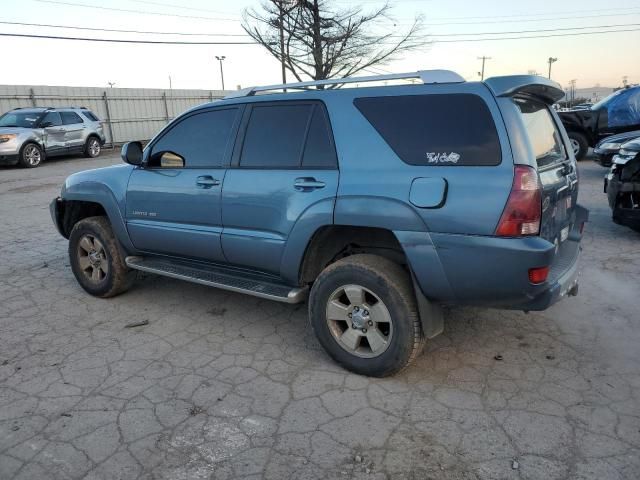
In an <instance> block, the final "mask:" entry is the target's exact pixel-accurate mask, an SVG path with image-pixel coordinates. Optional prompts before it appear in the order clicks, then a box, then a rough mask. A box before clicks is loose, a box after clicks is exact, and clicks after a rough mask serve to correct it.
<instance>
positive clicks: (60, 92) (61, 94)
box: [0, 85, 225, 144]
mask: <svg viewBox="0 0 640 480" xmlns="http://www.w3.org/2000/svg"><path fill="white" fill-rule="evenodd" d="M224 95H225V92H224V91H222V90H163V89H148V88H106V89H105V88H96V87H48V86H38V85H0V114H2V113H4V112H6V111H8V110H11V109H13V108H16V107H34V106H38V107H67V106H75V107H87V108H89V109H91V110H92V111H93V112H94V113H95V114H96V115H97V116H98V117H100V119H101V120H103V121H104V122H105V133H106V135H107V142H108V143H115V144H120V143H124V142H127V141H129V140H148V139H150V138H151V137H153V135H155V134H156V133H157V132H158V131H159V130H160V129H161V128H162V127H163V126H164V125H165V124H166V123H167V122H168V121H169V120H171V119H172V118H174V117H176V116H177V115H179V114H180V113H182V112H184V111H185V110H187V109H189V108H191V107H193V106H196V105H200V104H202V103H206V102H210V101H212V100H214V99H216V98H222V97H223V96H224ZM112 132H113V139H112Z"/></svg>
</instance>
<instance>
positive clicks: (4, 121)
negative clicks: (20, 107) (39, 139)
mask: <svg viewBox="0 0 640 480" xmlns="http://www.w3.org/2000/svg"><path fill="white" fill-rule="evenodd" d="M40 115H41V114H40V113H39V112H7V113H5V114H4V115H2V116H1V117H0V127H21V128H35V126H36V123H38V119H39V118H40Z"/></svg>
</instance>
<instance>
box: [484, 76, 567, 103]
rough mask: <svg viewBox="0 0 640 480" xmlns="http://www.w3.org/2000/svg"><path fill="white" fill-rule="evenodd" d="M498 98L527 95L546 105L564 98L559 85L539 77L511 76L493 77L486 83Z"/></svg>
mask: <svg viewBox="0 0 640 480" xmlns="http://www.w3.org/2000/svg"><path fill="white" fill-rule="evenodd" d="M484 83H485V85H486V86H487V87H489V90H491V91H492V92H493V94H494V95H495V96H496V97H514V96H516V95H518V94H526V95H532V96H534V97H537V98H539V99H541V100H543V101H545V102H546V103H555V102H557V101H558V100H560V99H561V98H562V97H564V91H563V90H562V87H561V86H560V84H559V83H556V82H554V81H552V80H549V79H548V78H545V77H540V76H538V75H509V76H505V77H491V78H487V79H486V80H485V81H484Z"/></svg>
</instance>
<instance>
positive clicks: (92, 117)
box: [82, 110, 100, 122]
mask: <svg viewBox="0 0 640 480" xmlns="http://www.w3.org/2000/svg"><path fill="white" fill-rule="evenodd" d="M82 114H83V115H84V116H85V117H87V118H88V119H89V120H91V121H92V122H99V121H100V120H99V119H98V117H96V116H95V115H94V114H93V112H91V111H89V110H83V111H82Z"/></svg>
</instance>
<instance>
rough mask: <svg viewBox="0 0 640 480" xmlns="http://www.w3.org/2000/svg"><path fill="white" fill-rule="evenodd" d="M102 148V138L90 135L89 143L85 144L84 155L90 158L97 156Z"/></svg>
mask: <svg viewBox="0 0 640 480" xmlns="http://www.w3.org/2000/svg"><path fill="white" fill-rule="evenodd" d="M101 149H102V147H101V146H100V140H98V139H97V138H96V137H89V138H88V139H87V143H85V145H84V156H85V157H88V158H96V157H97V156H99V155H100V151H101Z"/></svg>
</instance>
